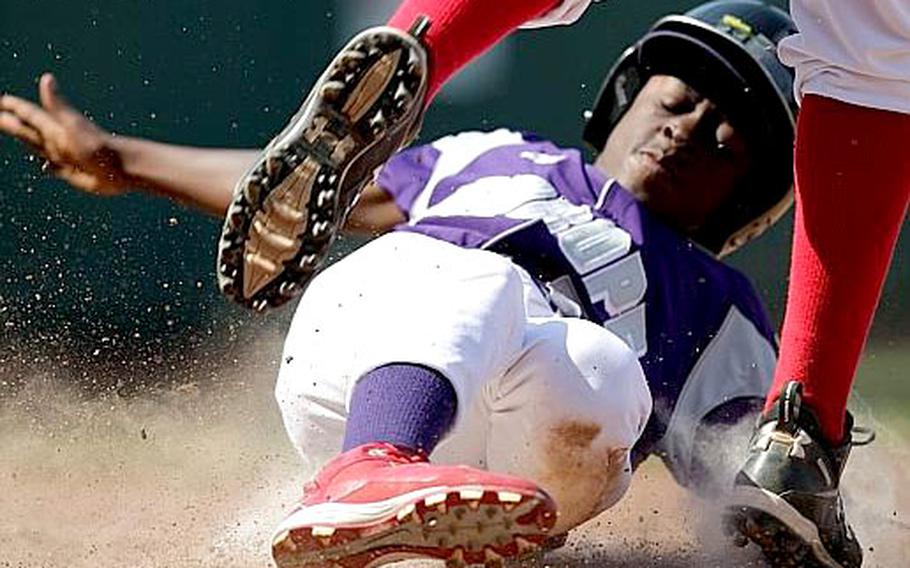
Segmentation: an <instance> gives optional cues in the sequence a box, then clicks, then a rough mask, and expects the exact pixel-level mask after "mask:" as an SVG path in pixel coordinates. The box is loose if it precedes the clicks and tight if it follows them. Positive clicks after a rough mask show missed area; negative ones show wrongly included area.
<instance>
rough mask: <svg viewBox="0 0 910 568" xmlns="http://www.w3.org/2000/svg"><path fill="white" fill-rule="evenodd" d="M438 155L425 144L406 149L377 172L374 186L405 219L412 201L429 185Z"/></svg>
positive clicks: (436, 151) (408, 214)
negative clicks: (396, 207) (381, 191)
mask: <svg viewBox="0 0 910 568" xmlns="http://www.w3.org/2000/svg"><path fill="white" fill-rule="evenodd" d="M439 155H440V152H439V150H437V149H436V148H434V147H433V146H432V145H429V144H427V145H424V146H417V147H414V148H408V149H407V150H403V151H401V152H398V153H397V154H395V155H394V156H392V158H391V159H389V161H388V162H386V164H385V165H384V166H383V167H382V168H381V169H380V170H379V173H378V174H377V176H376V183H377V184H378V185H379V187H380V188H381V189H382V190H383V191H385V192H386V193H388V194H389V195H391V196H392V199H394V200H395V204H396V205H397V206H398V208H399V209H400V210H401V212H402V213H404V215H405V217H407V218H410V217H411V208H412V207H413V205H414V201H415V200H416V199H417V196H418V195H420V193H421V192H422V191H423V190H424V189H425V188H426V186H427V183H428V182H429V181H430V177H431V176H432V175H433V170H434V168H435V167H436V161H437V160H438V159H439Z"/></svg>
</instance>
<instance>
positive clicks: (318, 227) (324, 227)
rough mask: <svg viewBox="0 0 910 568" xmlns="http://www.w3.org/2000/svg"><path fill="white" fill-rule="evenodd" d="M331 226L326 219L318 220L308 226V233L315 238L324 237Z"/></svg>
mask: <svg viewBox="0 0 910 568" xmlns="http://www.w3.org/2000/svg"><path fill="white" fill-rule="evenodd" d="M331 226H332V224H331V223H330V222H328V221H319V222H318V223H315V224H313V226H312V227H311V228H310V234H311V235H313V238H315V239H321V238H324V237H325V236H326V235H328V233H329V229H330V228H331Z"/></svg>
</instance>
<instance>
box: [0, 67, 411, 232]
mask: <svg viewBox="0 0 910 568" xmlns="http://www.w3.org/2000/svg"><path fill="white" fill-rule="evenodd" d="M38 95H39V99H40V105H38V104H35V103H33V102H31V101H28V100H26V99H23V98H20V97H16V96H12V95H4V96H3V97H0V133H4V134H7V135H9V136H12V137H14V138H16V139H18V140H19V141H21V142H23V143H24V144H26V145H27V146H28V147H29V148H30V149H31V151H32V152H34V153H35V154H37V155H39V156H41V157H42V158H44V159H45V160H47V165H48V168H49V169H50V170H51V171H52V172H53V173H54V174H55V175H57V176H58V177H60V178H61V179H63V180H65V181H66V182H68V183H69V184H70V185H72V186H73V187H75V188H77V189H80V190H82V191H85V192H88V193H92V194H96V195H107V196H111V195H120V194H122V193H126V192H127V191H129V190H131V189H136V190H140V191H144V192H146V193H151V194H156V195H163V196H166V197H168V198H170V199H173V200H175V201H179V202H181V203H185V204H188V205H190V206H192V207H194V208H196V209H199V210H201V211H204V212H206V213H209V214H211V215H216V216H219V217H220V216H223V215H224V214H225V212H226V211H227V207H228V205H229V204H230V201H231V196H232V194H233V191H234V184H235V183H236V181H237V180H238V179H239V178H240V177H241V176H242V175H243V173H244V172H246V170H247V169H248V168H249V166H250V164H252V162H253V161H254V160H255V159H256V157H257V155H258V153H259V151H258V150H236V149H224V148H194V147H189V146H177V145H173V144H162V143H160V142H155V141H153V140H145V139H141V138H131V137H127V136H117V135H114V134H112V133H110V132H107V131H106V130H104V129H102V128H100V127H99V126H98V125H96V124H95V123H93V122H92V121H90V120H89V119H87V118H86V117H85V116H84V115H83V114H82V113H81V112H79V111H78V110H77V109H75V108H74V107H73V106H72V105H70V104H69V103H68V102H67V101H66V99H65V98H64V97H63V96H62V95H61V94H60V92H59V90H58V87H57V81H56V79H55V78H54V76H53V75H51V74H50V73H45V74H44V75H43V76H42V77H41V81H40V82H39V86H38ZM402 221H404V216H403V215H402V214H401V212H400V211H399V210H398V208H397V206H396V205H395V203H394V201H393V200H392V198H391V197H390V196H389V195H388V194H387V193H386V192H384V191H382V190H380V189H379V188H378V187H377V186H375V185H372V184H371V186H370V187H368V188H367V190H366V191H365V192H364V194H363V196H362V199H361V200H360V202H359V203H358V205H357V207H356V208H355V209H354V211H352V213H351V216H350V218H349V219H348V223H347V225H346V229H347V231H349V232H352V233H357V234H363V235H375V234H377V233H382V232H385V231H387V230H389V229H391V228H392V227H393V226H395V225H396V224H398V223H400V222H402Z"/></svg>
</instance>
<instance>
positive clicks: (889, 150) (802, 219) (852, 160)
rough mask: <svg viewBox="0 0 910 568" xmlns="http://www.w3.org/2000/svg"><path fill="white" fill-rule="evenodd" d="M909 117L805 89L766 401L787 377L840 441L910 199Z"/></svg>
mask: <svg viewBox="0 0 910 568" xmlns="http://www.w3.org/2000/svg"><path fill="white" fill-rule="evenodd" d="M908 140H910V115H906V114H900V113H896V112H887V111H882V110H875V109H870V108H866V107H860V106H856V105H851V104H848V103H844V102H840V101H835V100H832V99H828V98H824V97H819V96H813V95H808V96H806V97H805V98H804V99H803V103H802V110H801V111H800V116H799V128H798V133H797V138H796V222H795V228H794V236H793V256H792V259H791V266H790V284H789V291H788V299H787V312H786V317H785V319H784V326H783V333H782V338H781V354H780V362H779V363H778V367H777V372H776V373H775V377H774V385H773V386H772V390H771V392H770V393H769V398H768V406H767V408H770V407H771V405H772V404H773V401H774V399H775V398H776V397H777V396H778V394H779V392H780V389H781V388H782V387H783V385H784V383H785V382H786V381H788V380H790V379H796V380H798V381H800V382H802V383H803V389H804V400H805V403H806V404H807V405H808V406H809V407H810V408H812V409H813V410H814V411H815V413H816V414H817V415H818V417H819V420H820V422H821V426H822V431H823V433H824V435H825V436H826V437H828V439H829V440H831V441H833V442H838V441H840V440H841V439H842V437H843V435H844V431H843V429H844V413H845V410H846V405H847V399H848V397H849V395H850V389H851V386H852V384H853V378H854V375H855V373H856V367H857V364H858V362H859V358H860V355H861V353H862V349H863V345H864V343H865V341H866V337H867V335H868V332H869V326H870V323H871V321H872V317H873V315H874V313H875V309H876V306H877V304H878V300H879V297H880V295H881V289H882V284H883V282H884V279H885V275H886V274H887V272H888V267H889V265H890V262H891V257H892V254H893V252H894V246H895V243H896V241H897V236H898V234H899V233H900V228H901V224H902V223H903V221H904V219H905V217H906V215H907V204H908V201H910V150H908V143H907V141H908Z"/></svg>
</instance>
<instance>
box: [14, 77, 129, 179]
mask: <svg viewBox="0 0 910 568" xmlns="http://www.w3.org/2000/svg"><path fill="white" fill-rule="evenodd" d="M38 95H39V98H40V100H41V105H40V106H39V105H37V104H34V103H32V102H31V101H28V100H25V99H22V98H19V97H15V96H12V95H3V97H0V132H2V133H5V134H8V135H10V136H12V137H14V138H16V139H18V140H20V141H21V142H23V143H25V144H26V145H28V146H29V148H30V149H31V151H32V152H34V153H35V154H37V155H38V156H40V157H41V158H43V159H44V160H46V162H45V168H46V169H48V170H49V171H51V172H53V173H54V174H55V175H57V176H58V177H60V178H62V179H63V180H65V181H67V182H68V183H69V184H70V185H72V186H74V187H76V188H78V189H81V190H83V191H86V192H88V193H93V194H97V195H119V194H121V193H124V192H125V191H126V190H127V189H128V188H129V186H130V180H129V176H128V175H127V174H126V172H125V171H124V170H123V166H122V162H121V159H120V156H119V154H118V153H117V152H116V151H115V150H114V149H113V147H112V144H111V139H112V135H111V133H109V132H107V131H105V130H103V129H101V128H99V127H98V126H96V125H95V124H94V123H93V122H92V121H90V120H89V119H87V118H86V117H85V116H83V115H82V113H80V112H79V111H78V110H76V109H75V108H73V107H72V106H70V104H69V103H67V101H66V100H65V99H64V98H63V97H62V96H61V95H60V94H59V92H58V89H57V80H56V79H55V78H54V76H53V75H51V74H50V73H45V74H44V75H42V76H41V81H40V82H39V85H38Z"/></svg>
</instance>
